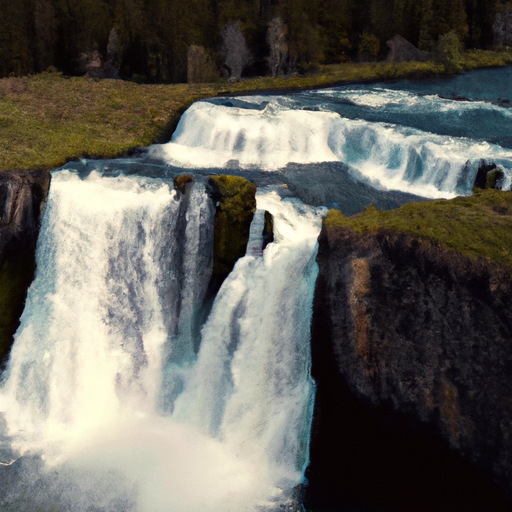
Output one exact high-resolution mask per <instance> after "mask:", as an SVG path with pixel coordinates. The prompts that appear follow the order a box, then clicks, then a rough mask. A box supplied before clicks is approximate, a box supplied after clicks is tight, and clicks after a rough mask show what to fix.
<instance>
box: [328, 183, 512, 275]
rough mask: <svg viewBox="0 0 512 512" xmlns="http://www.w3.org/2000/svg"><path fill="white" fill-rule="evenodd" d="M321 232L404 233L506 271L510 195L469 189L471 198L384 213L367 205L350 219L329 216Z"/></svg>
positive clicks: (511, 249) (511, 248)
mask: <svg viewBox="0 0 512 512" xmlns="http://www.w3.org/2000/svg"><path fill="white" fill-rule="evenodd" d="M325 226H326V228H334V227H338V226H347V227H351V228H353V229H354V230H356V231H359V232H373V233H376V232H377V231H378V230H379V229H380V228H389V229H394V230H398V231H402V232H407V233H411V234H412V235H415V236H418V237H420V238H426V239H429V240H432V241H434V242H436V243H440V244H442V245H443V246H444V247H446V248H447V249H450V250H454V251H457V252H460V253H462V254H465V255H467V256H471V257H484V258H486V259H487V260H488V261H490V262H492V263H498V264H500V265H504V266H506V267H508V268H509V269H510V270H511V271H512V192H501V191H498V190H481V191H480V190H477V189H475V195H474V196H472V197H458V198H455V199H451V200H436V201H421V202H417V203H408V204H406V205H404V206H402V207H401V208H398V209H396V210H390V211H380V210H377V208H375V207H374V206H373V205H371V206H370V207H369V208H367V209H366V210H365V211H364V212H363V213H362V214H359V215H355V216H353V217H345V216H344V215H343V214H342V213H341V212H339V211H338V210H330V211H329V213H328V214H327V217H326V218H325Z"/></svg>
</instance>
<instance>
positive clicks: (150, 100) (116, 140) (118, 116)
mask: <svg viewBox="0 0 512 512" xmlns="http://www.w3.org/2000/svg"><path fill="white" fill-rule="evenodd" d="M461 62H462V64H461V66H462V68H463V69H465V70H471V69H475V68H481V67H493V66H506V65H510V64H512V52H507V51H503V52H489V51H479V50H474V51H471V52H466V53H465V54H464V55H463V59H462V61H461ZM445 73H446V69H445V67H444V66H443V65H442V64H439V63H434V62H432V61H429V62H408V63H397V64H394V63H389V62H379V63H370V64H363V63H344V64H336V65H331V66H323V67H321V68H320V69H319V70H318V71H317V72H316V73H314V74H311V75H307V76H286V77H277V78H272V77H261V78H254V79H247V80H241V81H239V82H225V81H220V82H218V83H211V84H171V85H139V84H136V83H133V82H126V81H121V80H94V79H90V78H77V77H74V78H66V77H64V76H62V75H61V74H59V73H42V74H39V75H34V76H29V77H22V78H4V79H0V169H14V168H22V169H37V168H39V169H54V168H56V167H59V166H60V165H63V164H64V163H65V162H66V161H69V160H71V159H73V158H81V157H96V158H113V157H116V156H121V155H123V154H126V153H127V152H128V151H129V150H130V149H132V148H135V147H138V146H147V145H149V144H152V143H154V142H165V141H167V140H169V138H170V136H171V134H172V132H173V130H174V128H175V127H176V125H177V123H178V121H179V119H180V117H181V114H182V113H183V112H184V111H185V110H186V109H187V108H188V106H189V105H191V104H192V103H193V102H194V101H197V100H199V99H202V98H207V97H212V96H217V95H227V94H246V93H251V92H258V91H260V92H261V91H276V92H278V91H290V90H299V89H308V88H316V87H327V86H331V85H336V84H342V83H348V82H361V81H372V80H386V79H396V78H406V77H411V78H412V77H416V78H417V77H428V76H435V75H440V74H445Z"/></svg>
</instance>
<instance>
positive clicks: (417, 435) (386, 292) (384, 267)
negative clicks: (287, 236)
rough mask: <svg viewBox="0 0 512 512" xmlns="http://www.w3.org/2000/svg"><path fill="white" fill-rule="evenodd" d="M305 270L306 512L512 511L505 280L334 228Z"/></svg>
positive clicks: (509, 291) (423, 248)
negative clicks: (309, 314)
mask: <svg viewBox="0 0 512 512" xmlns="http://www.w3.org/2000/svg"><path fill="white" fill-rule="evenodd" d="M317 261H318V263H319V268H320V273H319V278H318V281H317V288H316V294H315V305H314V314H313V327H312V355H313V369H312V372H313V376H314V378H315V380H316V381H317V394H316V404H315V414H314V421H313V433H312V441H311V464H310V468H309V470H308V478H309V487H308V490H307V493H306V508H308V506H309V508H317V509H320V510H323V509H326V510H345V509H349V510H354V509H357V510H359V508H357V507H360V509H363V508H364V510H367V509H370V510H375V509H377V510H383V509H385V510H400V511H404V512H405V511H408V512H418V511H425V512H426V511H434V510H435V511H437V512H440V511H446V512H448V511H450V512H457V511H460V512H462V511H464V512H468V511H475V512H476V511H481V510H493V511H505V510H512V506H511V500H510V498H512V483H511V482H512V345H511V343H512V308H511V307H510V304H512V280H511V277H510V271H509V270H508V269H506V268H499V267H497V266H492V265H491V264H489V263H488V262H487V261H486V260H484V259H482V260H479V259H476V258H474V259H473V258H469V257H466V256H463V255H460V254H458V253H455V252H453V251H448V250H444V249H443V248H442V247H440V246H438V245H436V244H435V243H433V242H429V241H425V240H420V239H418V238H415V237H413V236H412V235H408V234H404V233H400V232H397V231H392V230H383V229H381V230H379V231H378V232H376V233H370V232H363V233H360V232H356V231H354V230H353V229H352V228H350V227H342V226H336V227H330V228H326V227H325V226H324V228H323V230H322V233H321V235H320V246H319V252H318V259H317ZM350 507H354V508H350ZM365 507H367V508H365Z"/></svg>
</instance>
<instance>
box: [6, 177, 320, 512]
mask: <svg viewBox="0 0 512 512" xmlns="http://www.w3.org/2000/svg"><path fill="white" fill-rule="evenodd" d="M199 185H200V184H198V186H196V185H195V184H194V188H193V192H192V193H191V194H190V197H189V198H188V204H189V208H187V205H186V204H185V201H184V199H183V198H181V196H180V195H179V194H178V193H177V192H176V191H174V190H173V189H172V188H170V187H169V186H168V185H167V183H165V182H161V181H159V180H150V179H145V178H125V177H118V178H102V177H101V176H99V175H98V174H96V173H92V174H91V175H90V176H89V177H88V178H87V179H83V180H82V179H80V178H79V177H78V176H77V175H75V174H73V173H70V172H67V171H64V172H58V173H54V175H53V181H52V186H51V191H50V196H49V201H48V206H47V211H46V214H45V218H44V222H43V226H42V231H41V235H40V240H39V246H38V252H37V263H38V271H37V276H36V279H35V281H34V283H33V285H32V286H31V288H30V290H29V295H28V299H27V305H26V308H25V311H24V313H23V316H22V319H21V326H20V328H19V330H18V332H17V334H16V339H15V344H14V346H13V349H12V354H11V359H10V362H9V366H8V370H7V372H6V378H5V382H4V384H3V387H2V388H1V390H0V411H1V413H2V416H3V418H4V420H5V428H6V432H5V433H4V434H5V436H6V437H5V438H4V444H3V446H1V447H0V448H3V450H4V452H5V450H6V449H7V448H9V447H10V448H9V449H11V450H12V452H13V458H19V459H18V460H17V461H16V462H15V463H14V464H13V465H12V468H13V470H17V471H18V481H19V482H20V483H19V488H16V486H15V485H11V486H10V487H9V489H8V492H7V495H3V496H0V505H1V507H2V510H16V511H17V512H18V511H23V510H27V511H34V510H40V509H41V510H47V509H48V510H50V509H51V510H57V511H59V512H60V511H66V512H82V511H84V512H85V511H90V510H93V509H94V510H95V511H99V510H101V511H105V512H128V511H133V512H169V511H175V512H197V511H207V512H221V511H222V512H243V511H254V510H264V509H267V508H268V509H272V510H273V509H274V508H278V507H279V506H280V505H286V503H288V502H289V501H290V500H291V498H290V495H291V490H292V489H293V487H294V486H296V485H298V484H300V483H301V481H302V478H303V471H304V468H305V465H306V463H307V454H308V446H307V445H308V439H309V423H310V413H311V410H310V409H311V403H312V395H313V384H312V382H311V379H310V377H309V365H310V355H309V322H310V317H311V304H312V295H313V289H314V282H315V278H316V273H317V267H316V263H315V255H316V246H317V245H316V239H317V236H318V233H319V230H320V225H321V216H320V213H319V212H317V211H316V210H314V209H312V208H309V207H305V206H303V205H301V204H299V203H293V202H289V201H284V200H283V201H282V200H281V199H280V198H279V196H278V195H277V194H276V193H268V194H263V195H260V196H259V197H258V208H260V209H266V210H268V211H270V212H271V213H272V214H273V216H274V221H275V241H274V243H272V244H269V245H268V246H267V248H266V249H265V251H263V252H261V251H259V252H258V251H257V250H253V251H251V254H249V255H247V256H246V257H244V258H242V259H241V260H239V262H238V263H237V264H236V266H235V268H234V270H233V271H232V273H231V274H230V275H229V277H228V278H227V280H226V281H225V282H224V284H223V286H222V287H221V289H220V291H219V294H218V296H217V298H216V299H215V302H214V305H213V309H212V311H211V313H210V315H209V317H208V320H207V322H206V324H205V325H204V328H203V330H202V341H201V345H200V349H199V353H198V354H197V355H196V354H195V353H194V350H193V342H192V341H191V334H190V332H191V327H190V323H191V322H193V318H194V314H193V311H194V309H195V308H196V307H197V305H198V303H199V302H200V301H201V299H202V297H203V296H204V292H205V287H206V285H207V284H208V279H209V274H208V269H209V267H208V265H209V263H210V264H211V254H210V255H208V247H209V246H211V226H212V222H213V220H212V215H213V212H214V209H212V206H211V200H209V199H208V197H207V195H206V193H205V191H204V188H201V186H199ZM251 243H252V246H254V247H257V233H253V235H252V242H251ZM180 251H181V252H180ZM205 253H206V256H205ZM176 260H178V261H176ZM204 268H206V269H207V270H206V271H205V270H204ZM184 273H188V275H187V276H185V278H180V277H179V276H183V274H184ZM194 276H195V277H194ZM180 279H181V280H180ZM7 445H9V446H7ZM39 457H40V458H41V459H42V463H36V460H37V458H39ZM24 461H25V462H24ZM17 468H18V469H17ZM2 500H3V501H2ZM94 507H96V508H94Z"/></svg>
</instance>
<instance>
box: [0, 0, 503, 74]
mask: <svg viewBox="0 0 512 512" xmlns="http://www.w3.org/2000/svg"><path fill="white" fill-rule="evenodd" d="M501 8H503V4H502V2H500V1H499V0H452V1H450V2H446V1H445V0H16V1H13V0H0V9H1V12H2V16H1V18H0V76H2V77H6V76H21V75H27V74H31V73H38V72H43V71H48V70H49V71H60V72H62V73H64V74H65V75H83V74H84V73H85V72H86V71H89V75H91V73H92V75H93V76H94V73H96V74H97V75H98V76H99V77H107V78H108V77H111V78H118V77H119V78H125V79H131V80H135V81H140V82H149V83H169V82H174V83H176V82H187V81H188V82H201V81H214V80H215V79H216V78H218V77H219V76H221V75H222V74H223V75H224V76H225V77H226V78H229V77H234V78H240V76H264V75H273V76H276V75H282V74H289V73H295V72H299V73H304V72H308V71H312V70H314V69H315V68H316V67H317V66H318V65H319V64H334V63H339V62H345V61H348V60H352V61H357V60H364V61H371V60H378V59H381V58H383V57H385V55H386V53H387V47H386V41H387V40H388V39H389V38H391V37H393V36H394V35H396V34H400V35H401V36H403V37H405V38H406V39H407V40H408V41H410V42H411V43H413V44H414V45H416V46H418V47H419V48H420V49H422V50H424V51H432V50H433V49H435V47H436V44H437V42H438V41H439V38H440V37H442V36H443V35H445V34H447V33H452V34H456V36H457V38H458V41H459V42H460V45H461V47H465V48H483V49H487V48H489V47H491V46H492V45H493V30H492V26H493V20H494V18H495V14H496V12H497V10H499V9H501Z"/></svg>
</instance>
